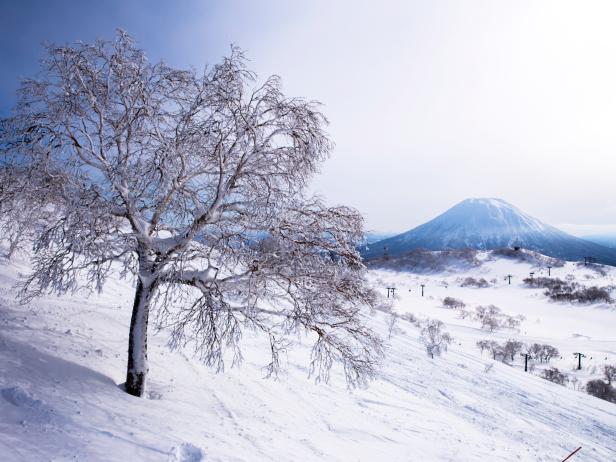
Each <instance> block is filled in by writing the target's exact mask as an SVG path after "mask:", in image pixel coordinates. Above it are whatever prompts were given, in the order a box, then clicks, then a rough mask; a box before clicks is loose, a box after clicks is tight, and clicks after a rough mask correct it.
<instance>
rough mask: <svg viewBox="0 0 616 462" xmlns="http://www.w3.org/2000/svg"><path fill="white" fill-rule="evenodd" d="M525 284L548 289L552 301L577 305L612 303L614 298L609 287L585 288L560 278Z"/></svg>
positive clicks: (526, 281) (538, 278)
mask: <svg viewBox="0 0 616 462" xmlns="http://www.w3.org/2000/svg"><path fill="white" fill-rule="evenodd" d="M524 283H525V284H526V285H527V286H530V287H536V288H543V289H546V291H545V292H544V293H545V295H546V296H548V297H549V298H550V299H551V300H554V301H559V302H560V301H567V302H577V303H598V302H605V303H611V302H612V297H611V295H610V291H609V289H608V288H607V287H597V286H591V287H585V286H583V285H581V284H578V283H577V282H574V281H563V280H562V279H558V278H546V277H536V278H526V279H524Z"/></svg>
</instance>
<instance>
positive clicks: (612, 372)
mask: <svg viewBox="0 0 616 462" xmlns="http://www.w3.org/2000/svg"><path fill="white" fill-rule="evenodd" d="M603 374H604V375H605V380H607V384H608V385H612V382H614V381H616V366H611V365H607V366H604V367H603Z"/></svg>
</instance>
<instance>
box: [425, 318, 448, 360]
mask: <svg viewBox="0 0 616 462" xmlns="http://www.w3.org/2000/svg"><path fill="white" fill-rule="evenodd" d="M443 326H444V324H443V322H442V321H439V320H436V319H427V320H426V321H425V322H424V323H423V324H422V327H421V331H420V335H421V336H420V340H421V342H422V343H423V344H424V345H425V347H426V352H427V353H428V355H429V356H430V357H431V358H434V355H436V356H440V355H441V353H442V352H443V351H447V346H448V345H449V344H450V343H451V341H452V340H453V339H452V338H451V335H449V333H447V332H444V331H443Z"/></svg>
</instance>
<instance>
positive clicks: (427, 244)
mask: <svg viewBox="0 0 616 462" xmlns="http://www.w3.org/2000/svg"><path fill="white" fill-rule="evenodd" d="M513 246H519V247H522V248H526V249H530V250H535V251H538V252H541V253H543V254H546V255H550V256H553V257H557V258H562V259H565V260H582V259H583V258H584V257H586V256H594V257H596V258H597V259H598V260H599V261H601V262H603V263H606V264H611V265H616V249H610V248H607V247H604V246H601V245H599V244H596V243H594V242H589V241H586V240H584V239H580V238H577V237H575V236H571V235H570V234H567V233H565V232H564V231H561V230H559V229H557V228H555V227H553V226H550V225H547V224H545V223H542V222H541V221H539V220H537V219H536V218H533V217H531V216H530V215H528V214H526V213H524V212H523V211H522V210H520V209H518V208H517V207H514V206H513V205H511V204H509V203H507V202H505V201H504V200H502V199H491V198H489V199H466V200H464V201H462V202H460V203H459V204H457V205H455V206H454V207H452V208H450V209H449V210H447V211H446V212H445V213H443V214H441V215H439V216H438V217H436V218H434V219H433V220H430V221H429V222H427V223H424V224H423V225H420V226H418V227H416V228H414V229H412V230H410V231H407V232H405V233H403V234H399V235H398V236H394V237H391V238H388V239H384V240H382V241H379V242H376V243H373V244H370V245H368V246H367V248H365V249H363V250H362V254H363V255H364V256H365V257H366V258H374V257H380V256H382V255H383V252H384V247H387V252H388V253H389V255H391V256H396V255H401V254H403V253H407V252H409V251H411V250H413V249H417V248H425V249H430V250H443V249H462V248H473V249H481V250H483V249H496V248H500V247H513Z"/></svg>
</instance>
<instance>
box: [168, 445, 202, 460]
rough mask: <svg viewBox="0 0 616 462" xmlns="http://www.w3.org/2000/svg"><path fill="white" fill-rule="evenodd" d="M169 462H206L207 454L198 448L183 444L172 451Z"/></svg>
mask: <svg viewBox="0 0 616 462" xmlns="http://www.w3.org/2000/svg"><path fill="white" fill-rule="evenodd" d="M169 462H205V453H204V452H203V449H201V448H198V447H197V446H194V445H192V444H190V443H182V444H179V445H177V446H175V447H173V448H172V449H171V451H170V452H169Z"/></svg>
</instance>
